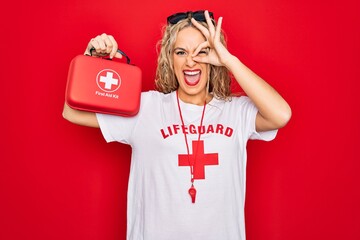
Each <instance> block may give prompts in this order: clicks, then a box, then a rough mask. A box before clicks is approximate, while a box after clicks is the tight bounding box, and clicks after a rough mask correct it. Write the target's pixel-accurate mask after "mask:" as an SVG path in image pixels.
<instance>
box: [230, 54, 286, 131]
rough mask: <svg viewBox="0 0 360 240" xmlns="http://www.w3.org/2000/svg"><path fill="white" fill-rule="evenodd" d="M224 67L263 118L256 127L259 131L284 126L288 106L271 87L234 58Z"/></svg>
mask: <svg viewBox="0 0 360 240" xmlns="http://www.w3.org/2000/svg"><path fill="white" fill-rule="evenodd" d="M226 67H227V68H228V69H229V70H230V71H231V72H232V74H233V75H234V77H235V79H236V81H237V82H238V83H239V85H240V86H241V88H242V89H243V90H244V91H245V93H246V94H247V95H248V97H250V99H251V100H252V101H253V102H254V104H255V105H256V107H257V108H258V110H259V114H260V115H261V117H262V118H263V121H260V123H261V124H260V126H258V125H257V127H259V129H260V130H262V129H265V130H267V129H276V128H281V127H283V126H285V125H286V123H287V122H288V121H289V120H290V117H291V109H290V106H289V105H288V103H287V102H286V101H285V100H284V99H283V98H282V97H281V96H280V94H279V93H278V92H277V91H276V90H275V89H274V88H273V87H271V86H270V85H269V84H268V83H267V82H265V81H264V80H263V79H262V78H261V77H259V76H258V75H257V74H255V73H254V72H253V71H251V70H250V69H249V68H248V67H246V66H245V65H244V64H243V63H242V62H241V61H240V60H239V59H238V58H236V57H235V56H231V57H230V58H229V61H227V63H226ZM257 123H258V122H257ZM264 123H265V124H264Z"/></svg>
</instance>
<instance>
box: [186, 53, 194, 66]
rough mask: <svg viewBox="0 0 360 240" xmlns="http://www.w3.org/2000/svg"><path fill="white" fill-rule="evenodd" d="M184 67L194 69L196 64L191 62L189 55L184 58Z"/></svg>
mask: <svg viewBox="0 0 360 240" xmlns="http://www.w3.org/2000/svg"><path fill="white" fill-rule="evenodd" d="M186 65H187V66H188V67H194V66H195V65H196V62H195V61H194V60H193V58H192V57H191V55H190V54H189V55H188V56H187V57H186Z"/></svg>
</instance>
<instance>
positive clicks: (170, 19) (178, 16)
mask: <svg viewBox="0 0 360 240" xmlns="http://www.w3.org/2000/svg"><path fill="white" fill-rule="evenodd" d="M185 18H187V15H186V13H176V14H174V15H171V16H170V17H168V18H167V21H168V23H170V24H176V23H178V22H179V21H180V20H183V19H185Z"/></svg>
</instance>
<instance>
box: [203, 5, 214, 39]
mask: <svg viewBox="0 0 360 240" xmlns="http://www.w3.org/2000/svg"><path fill="white" fill-rule="evenodd" d="M205 19H206V23H207V24H208V26H209V32H210V36H214V35H215V27H214V23H213V22H212V21H211V18H210V15H209V11H208V10H206V11H205Z"/></svg>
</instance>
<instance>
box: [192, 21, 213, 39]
mask: <svg viewBox="0 0 360 240" xmlns="http://www.w3.org/2000/svg"><path fill="white" fill-rule="evenodd" d="M191 23H192V24H194V26H195V27H196V28H197V29H199V30H200V32H201V33H202V34H203V35H204V36H205V37H206V39H208V38H209V37H210V33H209V30H208V29H207V28H206V27H204V26H203V25H201V24H200V23H198V22H197V21H196V20H195V19H194V18H192V19H191Z"/></svg>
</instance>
